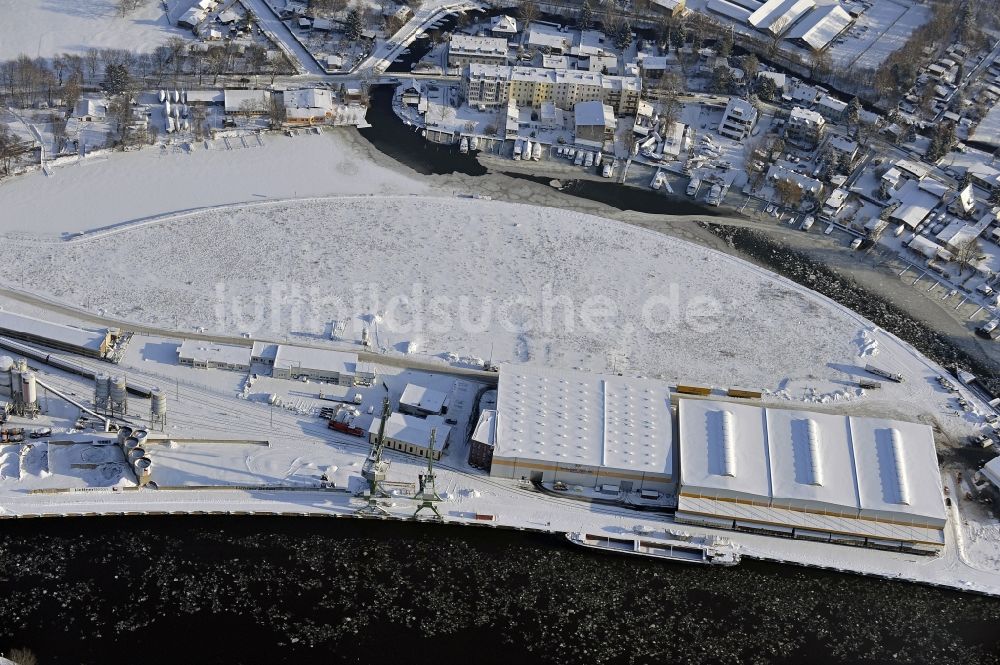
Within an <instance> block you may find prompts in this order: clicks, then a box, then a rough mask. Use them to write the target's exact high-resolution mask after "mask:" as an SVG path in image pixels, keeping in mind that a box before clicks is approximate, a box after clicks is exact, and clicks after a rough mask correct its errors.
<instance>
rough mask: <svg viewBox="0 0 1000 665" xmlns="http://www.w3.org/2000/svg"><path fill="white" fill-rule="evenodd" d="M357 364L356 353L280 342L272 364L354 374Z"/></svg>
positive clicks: (289, 367) (282, 366)
mask: <svg viewBox="0 0 1000 665" xmlns="http://www.w3.org/2000/svg"><path fill="white" fill-rule="evenodd" d="M357 365H358V354H356V353H346V352H344V351H334V350H333V349H313V348H309V347H305V346H287V345H285V344H282V345H280V346H279V347H278V351H277V352H276V353H275V356H274V366H275V367H278V368H281V369H293V368H294V369H302V370H310V369H312V370H320V371H324V372H338V373H340V374H354V372H355V370H356V369H357Z"/></svg>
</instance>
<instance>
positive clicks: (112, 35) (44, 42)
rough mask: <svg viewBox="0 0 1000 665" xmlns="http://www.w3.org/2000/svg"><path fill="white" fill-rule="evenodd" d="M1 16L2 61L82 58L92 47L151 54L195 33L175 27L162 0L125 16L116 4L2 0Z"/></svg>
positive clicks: (78, 0)
mask: <svg viewBox="0 0 1000 665" xmlns="http://www.w3.org/2000/svg"><path fill="white" fill-rule="evenodd" d="M181 1H182V4H183V0H181ZM177 2H178V0H172V2H171V3H170V4H171V5H174V4H177ZM191 4H192V3H191V2H188V3H187V6H191ZM0 16H3V17H4V20H3V21H0V60H11V59H13V58H16V57H17V56H19V55H22V54H24V55H27V56H29V57H32V58H37V57H52V56H55V55H59V54H60V53H73V54H76V55H82V54H83V53H86V51H87V50H88V49H90V48H98V49H100V48H117V49H125V50H127V51H133V52H148V51H152V50H153V49H155V48H156V47H157V46H159V45H161V44H163V43H165V42H166V41H167V40H168V39H170V38H171V37H185V38H190V37H191V33H190V31H185V30H181V29H179V28H176V27H174V26H172V25H171V24H170V22H169V21H168V20H167V15H166V14H165V13H164V11H163V4H162V3H161V2H160V1H159V0H146V1H145V2H143V3H140V6H139V8H138V9H136V11H134V12H132V13H130V14H129V15H128V16H126V17H124V18H123V17H122V16H121V14H119V12H118V3H117V2H115V1H114V0H0Z"/></svg>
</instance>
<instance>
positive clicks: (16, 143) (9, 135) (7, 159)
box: [0, 124, 32, 175]
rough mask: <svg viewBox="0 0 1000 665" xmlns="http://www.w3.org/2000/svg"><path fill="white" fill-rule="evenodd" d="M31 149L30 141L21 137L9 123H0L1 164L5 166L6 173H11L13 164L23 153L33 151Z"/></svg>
mask: <svg viewBox="0 0 1000 665" xmlns="http://www.w3.org/2000/svg"><path fill="white" fill-rule="evenodd" d="M31 149H32V146H31V144H30V143H28V142H27V141H22V140H21V139H19V138H18V136H17V135H16V134H14V133H13V132H12V131H10V128H9V127H8V126H7V125H5V124H0V166H2V167H3V172H4V174H5V175H6V174H9V173H10V168H11V166H13V165H14V164H15V163H16V162H17V160H18V159H20V158H21V157H22V156H23V155H26V154H28V153H29V152H31Z"/></svg>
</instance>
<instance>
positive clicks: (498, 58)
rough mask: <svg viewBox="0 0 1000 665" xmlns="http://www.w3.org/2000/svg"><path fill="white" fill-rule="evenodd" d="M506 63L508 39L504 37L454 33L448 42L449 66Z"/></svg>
mask: <svg viewBox="0 0 1000 665" xmlns="http://www.w3.org/2000/svg"><path fill="white" fill-rule="evenodd" d="M473 63H476V64H481V65H506V64H507V40H506V39H504V38H502V37H473V36H471V35H453V36H452V38H451V41H450V42H449V43H448V66H449V67H464V66H466V65H469V64H473Z"/></svg>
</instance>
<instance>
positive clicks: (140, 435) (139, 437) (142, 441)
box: [132, 429, 149, 448]
mask: <svg viewBox="0 0 1000 665" xmlns="http://www.w3.org/2000/svg"><path fill="white" fill-rule="evenodd" d="M132 438H133V439H135V440H136V443H138V445H139V448H143V447H145V445H146V441H148V440H149V432H147V431H146V430H144V429H140V430H136V431H135V432H133V433H132Z"/></svg>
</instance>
